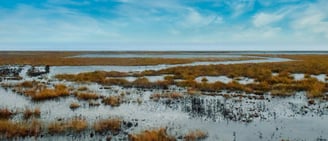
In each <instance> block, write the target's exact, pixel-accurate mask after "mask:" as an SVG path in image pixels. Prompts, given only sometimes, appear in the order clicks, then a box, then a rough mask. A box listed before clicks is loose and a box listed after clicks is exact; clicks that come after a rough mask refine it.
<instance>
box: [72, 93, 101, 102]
mask: <svg viewBox="0 0 328 141" xmlns="http://www.w3.org/2000/svg"><path fill="white" fill-rule="evenodd" d="M75 97H77V99H80V100H96V99H98V98H100V96H99V95H98V94H96V93H87V92H83V93H77V94H76V95H75Z"/></svg>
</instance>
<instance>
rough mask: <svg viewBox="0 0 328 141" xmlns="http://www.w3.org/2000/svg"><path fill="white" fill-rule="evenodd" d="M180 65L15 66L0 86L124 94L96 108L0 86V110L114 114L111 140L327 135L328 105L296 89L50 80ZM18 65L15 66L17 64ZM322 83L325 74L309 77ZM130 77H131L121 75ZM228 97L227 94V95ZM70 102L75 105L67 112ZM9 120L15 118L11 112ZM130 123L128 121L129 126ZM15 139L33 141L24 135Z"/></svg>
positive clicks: (87, 135) (92, 117)
mask: <svg viewBox="0 0 328 141" xmlns="http://www.w3.org/2000/svg"><path fill="white" fill-rule="evenodd" d="M280 61H290V60H289V59H284V58H265V59H259V60H249V61H227V62H196V63H191V64H182V66H184V65H209V64H234V63H261V62H280ZM175 66H181V65H156V66H59V67H51V68H50V73H49V74H45V75H42V76H40V77H30V76H28V75H26V72H27V70H28V69H29V68H30V66H20V67H19V68H21V71H19V72H20V73H19V76H20V77H21V78H22V80H7V79H4V80H2V82H1V83H2V84H10V83H12V84H15V83H19V82H22V81H25V80H36V81H44V82H47V85H49V86H51V85H53V84H56V83H65V84H66V85H68V86H71V87H75V88H79V87H82V86H86V87H87V88H88V89H89V90H90V91H92V92H95V93H97V94H100V95H102V96H118V95H122V94H124V102H123V103H122V104H121V105H120V106H118V107H112V106H109V105H104V104H102V103H101V100H100V99H99V100H95V101H94V102H96V103H100V105H99V106H93V105H90V102H89V101H83V100H78V99H77V98H76V97H74V96H68V97H62V98H58V99H55V100H46V101H40V102H35V101H32V100H31V99H30V98H29V97H26V96H23V95H19V94H17V93H15V92H13V91H12V90H11V89H10V88H0V108H9V109H17V110H23V109H24V108H35V107H38V108H40V109H41V116H40V120H42V121H54V120H58V119H68V118H72V117H76V116H77V117H83V118H85V119H86V120H87V121H89V123H93V122H94V121H97V120H99V119H106V118H108V117H119V118H121V119H123V120H124V121H125V122H126V123H129V125H128V126H124V130H123V131H122V132H120V133H119V134H118V135H115V136H113V138H112V140H126V139H127V134H129V133H138V132H140V131H143V130H146V129H152V128H158V127H167V128H168V132H169V133H170V134H171V135H174V136H176V137H177V138H178V139H179V140H182V135H184V134H185V133H187V132H188V131H190V130H194V129H201V130H203V131H205V132H208V138H206V139H205V140H208V141H217V140H218V141H221V140H222V141H226V140H228V141H229V140H231V141H233V140H237V141H238V140H282V139H287V140H327V139H328V126H327V125H328V103H327V102H326V101H320V100H319V99H317V100H315V102H314V104H309V103H308V99H307V98H306V94H305V93H304V92H298V93H297V94H295V95H294V96H291V97H283V98H280V97H274V98H273V97H271V96H270V95H269V94H264V95H253V94H245V93H240V92H234V91H221V92H215V93H205V92H203V93H201V92H199V93H201V94H202V95H197V96H192V95H188V94H187V91H188V90H187V89H186V88H180V87H176V86H171V87H170V88H169V89H167V90H163V89H140V88H123V87H121V86H111V87H106V89H104V86H102V85H99V84H96V83H83V84H79V83H73V82H66V81H65V82H59V81H58V80H55V79H54V77H53V76H54V75H55V74H62V73H73V74H76V73H80V72H90V71H95V70H105V71H122V72H131V71H133V72H134V71H144V70H160V69H164V68H169V67H175ZM17 67H18V66H15V68H17ZM293 76H294V79H296V80H300V79H303V78H304V74H293ZM163 77H164V76H152V77H150V78H148V79H149V80H150V81H157V80H162V79H163ZM204 77H205V78H206V79H207V80H208V82H209V83H211V82H215V81H221V82H224V83H228V82H231V81H232V79H231V78H228V77H226V76H216V77H213V76H202V77H199V78H196V81H201V79H202V78H204ZM311 77H316V78H317V79H319V80H322V81H323V82H326V80H325V78H326V76H325V75H317V76H314V75H313V76H311ZM126 79H127V80H129V81H133V80H135V79H136V78H135V77H129V78H126ZM238 81H240V83H245V84H247V83H251V82H253V81H254V80H253V79H252V78H239V79H238ZM174 92H177V93H182V94H184V97H183V98H180V99H166V98H163V99H160V100H158V101H155V100H153V99H151V95H152V94H154V93H160V94H163V93H174ZM227 95H228V96H227ZM72 102H77V103H79V104H80V105H81V107H80V108H77V109H75V110H72V109H71V108H70V107H69V106H70V104H71V103H72ZM13 120H21V115H16V116H14V117H13ZM130 124H131V125H130ZM105 137H106V136H103V135H101V134H94V133H93V131H85V132H83V133H81V134H78V135H77V134H65V135H55V136H51V135H45V136H43V137H42V139H44V140H105ZM21 140H35V139H34V138H25V139H21Z"/></svg>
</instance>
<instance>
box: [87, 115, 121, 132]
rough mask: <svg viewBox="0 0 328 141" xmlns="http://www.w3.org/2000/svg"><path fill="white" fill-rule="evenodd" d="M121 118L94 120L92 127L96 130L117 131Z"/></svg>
mask: <svg viewBox="0 0 328 141" xmlns="http://www.w3.org/2000/svg"><path fill="white" fill-rule="evenodd" d="M121 124H122V120H121V119H119V118H113V119H102V120H99V121H96V122H95V123H94V125H93V128H94V130H95V131H96V132H107V131H110V132H112V133H117V132H119V131H121Z"/></svg>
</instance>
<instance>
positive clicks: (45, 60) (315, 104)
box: [0, 52, 328, 141]
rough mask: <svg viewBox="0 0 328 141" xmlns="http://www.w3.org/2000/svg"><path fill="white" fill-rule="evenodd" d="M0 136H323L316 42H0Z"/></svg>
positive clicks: (327, 97) (324, 104) (326, 57)
mask: <svg viewBox="0 0 328 141" xmlns="http://www.w3.org/2000/svg"><path fill="white" fill-rule="evenodd" d="M0 54H1V57H0V58H1V60H0V64H1V67H0V78H1V79H0V81H1V82H0V83H1V87H0V140H130V141H175V140H186V141H197V140H206V141H221V140H222V141H227V140H228V141H229V140H237V141H238V140H274V141H276V140H327V139H328V126H327V125H328V94H327V92H328V84H327V82H328V81H327V80H328V79H327V75H328V54H325V53H324V52H295V53H294V52H272V53H270V52H264V53H263V52H247V53H243V52H105V53H101V52H1V53H0Z"/></svg>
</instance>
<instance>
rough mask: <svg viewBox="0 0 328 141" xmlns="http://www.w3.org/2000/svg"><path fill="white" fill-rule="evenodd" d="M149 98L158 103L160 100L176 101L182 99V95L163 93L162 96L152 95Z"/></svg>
mask: <svg viewBox="0 0 328 141" xmlns="http://www.w3.org/2000/svg"><path fill="white" fill-rule="evenodd" d="M149 98H150V99H152V100H154V101H158V100H160V99H170V100H176V99H181V98H183V94H181V93H178V92H172V93H163V94H159V93H154V94H152V95H150V97H149Z"/></svg>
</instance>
